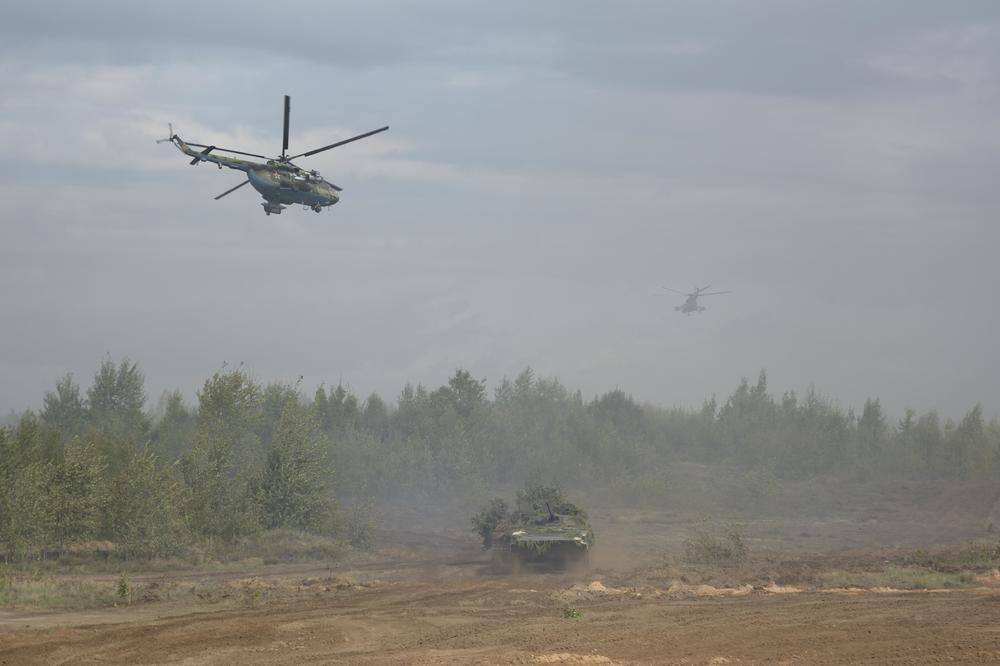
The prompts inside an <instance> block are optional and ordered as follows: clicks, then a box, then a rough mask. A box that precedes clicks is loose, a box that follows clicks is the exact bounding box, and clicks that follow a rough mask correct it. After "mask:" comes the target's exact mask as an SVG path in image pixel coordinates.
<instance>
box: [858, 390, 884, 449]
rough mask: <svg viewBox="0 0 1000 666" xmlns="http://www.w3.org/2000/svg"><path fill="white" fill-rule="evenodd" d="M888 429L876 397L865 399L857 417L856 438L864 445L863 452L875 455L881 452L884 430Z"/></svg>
mask: <svg viewBox="0 0 1000 666" xmlns="http://www.w3.org/2000/svg"><path fill="white" fill-rule="evenodd" d="M888 429H889V425H888V422H887V420H886V418H885V415H884V414H883V413H882V405H881V403H880V402H879V399H878V398H875V399H874V400H873V399H871V398H867V399H866V400H865V407H864V411H862V413H861V418H860V419H858V439H859V440H860V441H861V444H862V445H863V446H864V453H866V454H868V455H872V456H876V455H878V454H879V453H881V450H882V444H883V442H884V440H885V435H886V432H887V431H888Z"/></svg>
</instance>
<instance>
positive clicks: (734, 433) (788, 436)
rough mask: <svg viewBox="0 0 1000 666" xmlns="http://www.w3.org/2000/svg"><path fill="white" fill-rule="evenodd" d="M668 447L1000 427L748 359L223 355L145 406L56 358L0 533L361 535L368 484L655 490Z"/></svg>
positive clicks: (30, 547)
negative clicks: (647, 370)
mask: <svg viewBox="0 0 1000 666" xmlns="http://www.w3.org/2000/svg"><path fill="white" fill-rule="evenodd" d="M679 461H692V462H702V463H708V464H717V465H725V466H728V467H730V468H733V469H737V470H740V469H742V470H752V471H754V472H755V473H759V472H760V471H761V470H764V471H765V472H766V474H767V475H769V476H773V478H777V479H801V478H809V477H810V476H814V475H834V476H836V475H851V476H852V477H858V476H865V475H872V474H877V475H880V476H891V477H895V478H920V479H940V478H946V479H967V478H974V477H981V476H992V475H995V474H996V473H997V472H998V471H1000V426H998V424H997V422H996V421H995V420H993V421H990V422H986V421H985V420H984V418H983V415H982V410H981V409H980V407H979V406H978V405H977V406H975V407H973V408H972V409H971V410H970V411H969V412H968V413H967V414H966V415H965V417H964V418H962V419H961V420H960V421H958V422H953V421H950V420H943V419H941V418H940V417H939V416H938V415H937V414H936V413H935V412H933V411H931V412H927V413H925V414H921V415H917V414H915V413H913V412H909V411H908V412H907V413H906V414H905V415H904V417H903V418H902V419H901V420H899V421H895V422H891V421H890V420H889V418H888V417H887V416H886V415H885V414H884V413H883V411H882V409H881V405H880V403H879V401H878V400H877V399H870V400H868V401H866V402H865V405H864V408H863V410H862V412H861V414H860V415H859V414H856V413H855V412H853V411H852V410H846V411H845V410H843V409H841V408H840V407H838V406H837V405H836V404H835V403H833V402H831V401H830V400H828V399H825V398H823V397H822V396H820V395H819V394H817V393H815V392H813V391H810V392H809V393H807V394H806V395H805V396H803V397H801V398H800V397H798V396H796V395H795V394H794V393H786V394H784V395H782V396H781V397H780V398H777V397H775V396H774V395H772V394H771V393H769V392H768V388H767V379H766V376H765V374H764V373H763V372H762V373H761V375H760V377H759V378H758V380H757V382H756V384H751V383H749V382H747V381H746V380H744V381H742V382H741V383H740V384H739V385H738V386H737V388H736V390H735V391H734V392H733V393H732V395H730V396H729V397H728V398H727V399H726V400H725V401H724V402H722V403H721V404H719V403H718V402H716V401H715V400H714V399H712V400H709V401H707V402H706V403H705V404H704V405H703V406H702V407H701V408H700V409H684V408H663V407H658V406H653V405H648V404H641V403H638V402H636V401H635V400H633V399H632V397H631V396H629V395H628V394H626V393H625V392H623V391H621V390H617V389H616V390H613V391H610V392H608V393H605V394H604V395H601V396H599V397H597V398H595V399H592V400H584V398H583V396H582V395H581V393H580V392H579V391H570V390H568V389H566V388H565V387H563V386H562V385H561V384H560V383H559V382H558V381H557V380H555V379H545V378H539V377H536V376H535V375H534V373H533V372H532V371H531V370H530V369H528V370H525V371H524V372H522V373H521V374H520V375H519V376H518V377H517V378H515V379H513V380H509V379H503V380H502V381H500V383H499V384H498V385H497V386H495V387H494V388H493V391H492V393H491V392H490V391H488V390H487V385H486V382H485V380H480V379H476V378H474V377H473V376H472V375H471V374H470V373H469V372H468V371H466V370H461V369H460V370H457V371H456V372H455V374H454V375H453V376H452V377H451V378H450V379H449V380H448V382H447V383H446V384H445V385H443V386H440V387H438V388H436V389H428V388H425V387H423V386H420V385H418V386H410V385H407V386H406V387H405V388H403V390H402V391H401V392H400V394H399V395H398V397H397V398H396V400H395V401H394V402H392V403H388V402H386V401H385V400H383V399H382V398H381V397H380V396H379V395H377V394H372V395H370V396H368V397H367V398H364V399H361V398H359V397H358V396H356V395H354V394H353V393H352V392H351V391H349V390H347V389H345V388H344V387H343V386H336V387H335V388H332V389H327V388H326V387H321V388H319V389H318V390H317V391H316V392H315V393H314V394H313V395H312V396H307V395H305V394H304V393H303V392H302V391H301V390H300V388H299V386H298V385H297V384H286V383H271V384H267V385H262V384H260V383H259V382H256V381H255V380H254V379H253V378H252V376H251V375H250V374H249V373H248V372H247V371H245V370H243V369H242V368H236V369H223V370H221V371H219V372H217V373H215V374H214V375H213V376H212V377H211V378H209V379H208V380H207V381H206V382H205V383H204V385H203V386H202V388H201V390H200V391H199V392H198V394H197V404H196V405H188V404H186V403H185V401H184V399H183V398H182V396H181V395H180V394H179V393H177V392H174V393H168V394H166V395H164V396H163V397H162V398H161V399H160V401H159V402H158V403H157V404H156V405H155V407H154V408H153V409H148V408H147V398H146V394H145V388H144V377H143V374H142V372H141V371H140V369H139V368H138V366H137V365H136V364H135V363H132V362H130V361H128V360H124V361H121V362H120V363H114V362H113V361H111V360H110V359H109V360H107V361H105V362H104V363H103V364H102V365H101V367H100V368H99V369H98V371H97V372H96V373H95V375H94V378H93V381H92V383H91V386H90V387H89V388H88V389H87V390H86V392H85V393H84V392H83V391H82V390H81V388H80V386H79V385H77V384H76V383H75V382H74V380H73V378H72V377H71V376H67V377H64V378H62V379H61V380H59V381H58V382H57V383H56V385H55V387H54V389H53V390H52V391H49V392H47V393H46V395H45V397H44V402H43V407H42V409H41V410H40V412H39V413H37V414H35V413H30V412H29V413H27V414H25V415H23V416H22V417H21V418H20V420H19V422H18V423H17V424H16V425H14V426H12V427H7V428H0V552H2V553H3V554H4V555H5V556H6V557H7V558H8V559H17V558H23V557H32V556H38V555H39V554H40V553H41V552H42V551H44V550H46V549H50V550H55V551H60V550H66V549H69V548H72V547H73V546H74V545H77V544H82V543H88V542H93V541H102V540H103V541H107V542H110V543H112V544H114V547H115V552H116V553H118V554H119V555H121V556H125V557H142V558H144V557H160V556H166V555H171V554H178V553H182V552H183V551H184V550H185V549H186V548H189V547H191V545H192V544H215V543H233V542H238V541H239V540H241V539H248V538H252V537H253V536H255V535H259V534H261V533H262V532H266V531H268V530H295V531H300V532H305V533H313V534H322V535H327V536H334V537H339V538H343V539H350V540H355V541H357V542H359V543H369V542H370V538H371V535H370V533H366V532H365V530H364V529H362V527H359V525H362V526H363V525H364V524H365V521H366V520H367V518H366V516H365V515H363V512H359V510H358V509H357V508H356V507H367V506H370V503H369V499H370V498H373V497H379V498H384V497H392V496H396V497H414V496H420V495H423V496H435V495H440V494H442V493H445V494H452V495H454V494H464V493H473V494H474V493H476V492H477V491H478V492H480V494H481V492H482V490H483V489H484V488H485V487H487V486H490V487H502V486H508V487H512V486H520V485H522V484H523V483H524V482H525V481H529V480H544V481H556V482H559V483H562V484H564V485H566V486H570V485H576V486H583V485H585V486H586V487H588V488H604V489H614V488H623V489H628V491H629V492H630V493H631V495H629V494H628V493H626V494H625V496H633V497H634V496H635V494H636V493H645V494H646V496H647V497H652V498H656V497H657V496H658V494H657V493H659V492H660V491H662V489H663V484H664V478H665V477H666V475H667V474H669V470H670V468H671V465H673V464H675V463H677V462H679ZM341 506H353V507H355V509H354V510H352V511H349V512H346V513H345V512H343V511H341V509H340V507H341Z"/></svg>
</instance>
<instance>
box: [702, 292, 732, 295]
mask: <svg viewBox="0 0 1000 666" xmlns="http://www.w3.org/2000/svg"><path fill="white" fill-rule="evenodd" d="M731 293H733V292H731V291H708V292H704V291H703V292H702V293H700V294H698V295H699V296H718V295H719V294H731Z"/></svg>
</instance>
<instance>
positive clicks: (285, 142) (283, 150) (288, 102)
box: [281, 95, 292, 159]
mask: <svg viewBox="0 0 1000 666" xmlns="http://www.w3.org/2000/svg"><path fill="white" fill-rule="evenodd" d="M291 111H292V98H291V97H289V96H288V95H285V133H284V138H283V139H282V141H281V158H282V159H284V158H285V153H286V152H288V115H289V114H290V113H291Z"/></svg>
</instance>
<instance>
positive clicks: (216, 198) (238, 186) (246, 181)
mask: <svg viewBox="0 0 1000 666" xmlns="http://www.w3.org/2000/svg"><path fill="white" fill-rule="evenodd" d="M249 182H250V179H249V178H248V179H246V180H244V181H243V182H242V183H240V184H239V185H237V186H236V187H232V188H230V189H228V190H226V191H225V192H223V193H222V194H220V195H219V196H217V197H215V200H216V201H218V200H219V199H221V198H222V197H224V196H226V195H227V194H229V193H230V192H235V191H236V190H238V189H240V188H241V187H243V186H244V185H246V184H247V183H249Z"/></svg>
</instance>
